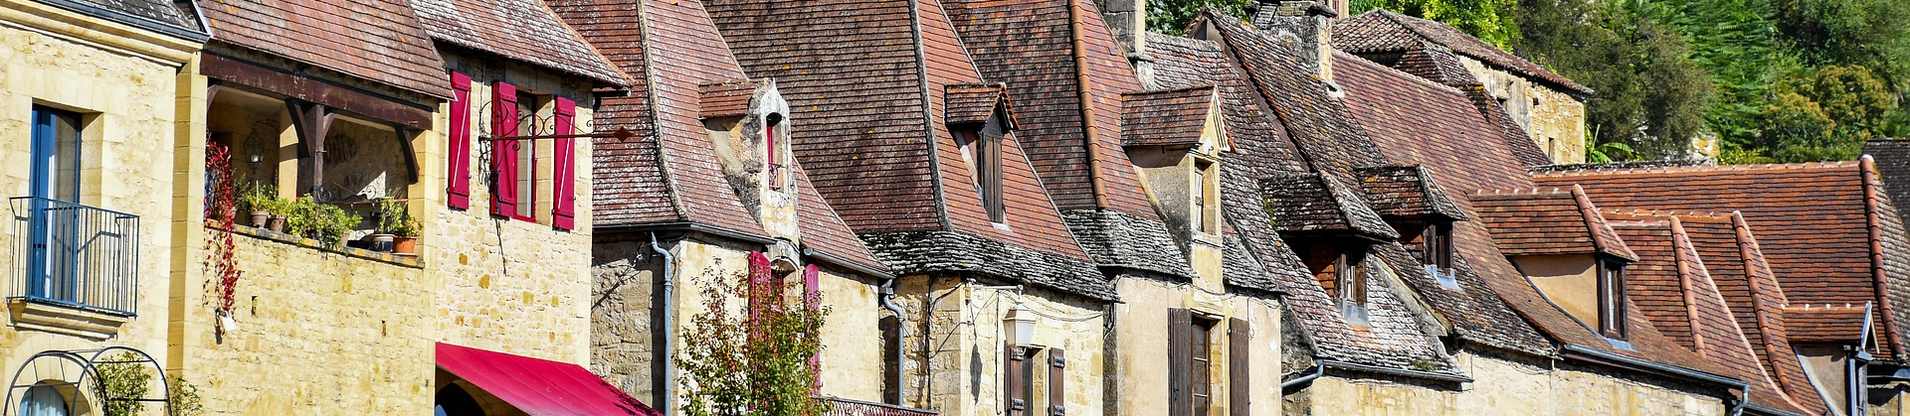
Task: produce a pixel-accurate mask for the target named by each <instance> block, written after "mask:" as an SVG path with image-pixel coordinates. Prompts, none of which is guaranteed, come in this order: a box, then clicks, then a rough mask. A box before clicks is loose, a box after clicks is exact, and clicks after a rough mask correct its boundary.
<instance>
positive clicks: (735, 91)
mask: <svg viewBox="0 0 1910 416" xmlns="http://www.w3.org/2000/svg"><path fill="white" fill-rule="evenodd" d="M698 94H699V96H700V100H699V103H700V109H699V113H698V114H699V117H700V118H701V120H702V125H703V130H704V133H705V135H707V136H708V137H709V139H710V142H711V145H712V148H713V149H715V154H716V159H717V160H718V161H719V162H720V164H721V165H722V166H721V168H722V170H723V177H724V179H726V180H728V182H729V183H730V185H731V186H732V187H733V188H735V191H736V195H737V197H738V199H739V200H740V201H741V202H742V203H743V207H744V208H745V209H747V210H748V211H750V212H752V213H754V214H755V215H756V220H757V221H758V222H760V223H761V224H762V225H763V228H764V231H767V232H769V233H770V234H771V235H773V236H775V237H777V238H783V239H789V240H796V239H798V236H797V229H798V227H797V219H796V191H795V189H796V188H795V186H794V180H793V178H792V175H794V172H792V170H793V169H792V168H791V167H792V166H794V159H792V157H791V156H790V140H789V137H790V136H789V135H790V125H791V121H790V119H789V102H788V101H785V100H783V97H782V94H781V93H779V92H778V91H777V90H776V83H775V81H773V80H759V81H746V80H737V81H725V82H718V83H709V84H703V85H700V86H699V87H698Z"/></svg>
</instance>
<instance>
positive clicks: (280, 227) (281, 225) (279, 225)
mask: <svg viewBox="0 0 1910 416" xmlns="http://www.w3.org/2000/svg"><path fill="white" fill-rule="evenodd" d="M265 229H268V230H272V232H275V233H282V232H285V217H283V216H278V215H273V216H272V219H271V220H269V221H266V222H265Z"/></svg>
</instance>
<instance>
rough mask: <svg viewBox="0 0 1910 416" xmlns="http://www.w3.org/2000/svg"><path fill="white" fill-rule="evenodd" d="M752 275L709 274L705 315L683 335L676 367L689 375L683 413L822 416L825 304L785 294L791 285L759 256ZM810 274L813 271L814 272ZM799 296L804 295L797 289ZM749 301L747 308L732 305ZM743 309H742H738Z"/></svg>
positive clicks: (701, 415) (705, 280) (703, 415)
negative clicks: (793, 300)
mask: <svg viewBox="0 0 1910 416" xmlns="http://www.w3.org/2000/svg"><path fill="white" fill-rule="evenodd" d="M750 269H751V272H750V274H749V275H748V276H727V277H722V276H709V275H706V276H704V278H703V279H698V281H699V282H700V283H704V284H705V286H704V289H703V291H702V294H703V306H704V310H703V312H702V313H700V314H697V315H696V316H695V317H694V318H692V319H691V322H692V328H693V329H692V330H691V331H688V332H685V333H684V335H683V338H684V342H683V345H684V346H685V348H684V349H683V350H682V351H681V352H680V353H679V355H678V356H677V357H676V361H677V366H678V367H679V368H680V369H682V370H683V372H684V373H686V374H688V375H689V380H688V382H687V383H685V390H686V392H685V393H686V394H685V395H684V403H683V413H684V414H685V415H689V416H817V415H820V414H822V412H823V411H824V410H827V406H826V404H825V403H823V402H822V401H820V400H817V399H816V398H814V397H812V393H813V387H814V386H815V382H816V375H817V369H816V368H815V367H814V364H813V362H812V361H811V360H812V357H815V356H816V355H817V354H819V353H821V352H822V344H821V342H820V341H821V339H820V332H821V330H822V323H823V319H824V317H826V316H828V314H829V310H828V308H826V307H820V306H817V305H819V304H820V303H819V302H820V299H819V298H817V297H814V296H807V297H803V298H802V299H801V302H800V303H801V305H800V306H799V307H790V306H789V305H788V304H787V302H785V298H787V297H788V296H787V295H786V293H789V292H788V291H787V289H790V286H789V285H786V284H783V283H782V282H781V281H780V279H776V278H773V277H770V273H771V272H770V270H769V264H768V260H765V259H763V258H762V257H761V256H760V255H755V256H752V258H751V267H750ZM808 273H814V269H813V268H812V269H810V271H808ZM798 293H799V292H798ZM739 300H740V301H742V302H744V303H745V305H740V307H738V306H737V305H733V304H732V302H737V301H739ZM738 310H742V311H743V312H742V313H738Z"/></svg>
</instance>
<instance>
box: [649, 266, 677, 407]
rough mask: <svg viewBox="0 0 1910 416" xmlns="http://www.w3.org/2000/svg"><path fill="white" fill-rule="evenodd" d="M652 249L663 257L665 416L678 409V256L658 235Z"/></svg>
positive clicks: (662, 347) (661, 301)
mask: <svg viewBox="0 0 1910 416" xmlns="http://www.w3.org/2000/svg"><path fill="white" fill-rule="evenodd" d="M650 249H651V250H654V251H656V253H657V255H658V256H662V257H663V293H662V294H661V295H659V296H658V298H660V300H658V301H657V304H658V305H662V307H660V308H658V309H662V311H661V315H662V319H663V342H662V345H660V346H658V351H659V352H660V353H662V355H663V398H662V399H663V400H661V402H660V403H658V406H657V410H658V411H660V412H662V414H664V415H668V414H670V413H671V410H672V409H675V408H676V359H675V354H676V351H675V348H674V347H675V344H676V256H673V255H670V251H669V250H664V249H663V245H662V244H659V243H658V242H657V233H654V232H653V233H650Z"/></svg>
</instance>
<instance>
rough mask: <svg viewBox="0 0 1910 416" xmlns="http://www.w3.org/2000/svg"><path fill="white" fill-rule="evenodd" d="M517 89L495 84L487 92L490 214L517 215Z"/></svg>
mask: <svg viewBox="0 0 1910 416" xmlns="http://www.w3.org/2000/svg"><path fill="white" fill-rule="evenodd" d="M512 136H517V86H515V85H511V84H510V83H508V82H499V83H497V86H496V87H494V88H492V89H491V138H492V140H491V173H492V174H491V177H493V178H495V179H494V180H492V181H491V214H493V215H497V216H500V217H506V218H509V217H515V216H517V146H518V143H517V141H516V140H496V139H497V138H499V137H512Z"/></svg>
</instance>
